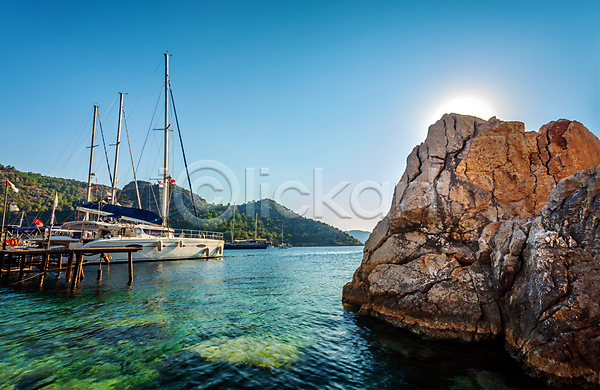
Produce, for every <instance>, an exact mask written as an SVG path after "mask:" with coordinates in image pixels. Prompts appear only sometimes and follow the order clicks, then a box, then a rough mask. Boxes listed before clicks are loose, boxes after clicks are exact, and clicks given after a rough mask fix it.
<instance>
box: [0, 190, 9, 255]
mask: <svg viewBox="0 0 600 390" xmlns="http://www.w3.org/2000/svg"><path fill="white" fill-rule="evenodd" d="M5 180H6V183H5V184H6V188H5V189H4V210H3V211H2V232H1V233H0V238H2V250H4V249H6V234H5V233H4V219H5V218H6V201H7V200H8V179H5ZM3 256H4V255H3Z"/></svg>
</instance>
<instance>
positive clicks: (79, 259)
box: [71, 252, 83, 290]
mask: <svg viewBox="0 0 600 390" xmlns="http://www.w3.org/2000/svg"><path fill="white" fill-rule="evenodd" d="M81 263H83V252H77V260H76V262H75V272H74V275H73V280H72V281H71V290H74V289H75V286H76V285H77V283H78V282H79V269H80V268H81V267H82V264H81Z"/></svg>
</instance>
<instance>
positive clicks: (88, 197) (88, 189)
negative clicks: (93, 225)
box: [84, 105, 98, 221]
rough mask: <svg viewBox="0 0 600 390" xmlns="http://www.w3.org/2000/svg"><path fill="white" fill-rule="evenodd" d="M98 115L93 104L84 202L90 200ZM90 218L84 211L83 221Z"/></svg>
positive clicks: (96, 108) (96, 107)
mask: <svg viewBox="0 0 600 390" xmlns="http://www.w3.org/2000/svg"><path fill="white" fill-rule="evenodd" d="M97 117H98V106H96V105H94V123H93V124H92V143H91V144H90V171H89V174H88V184H87V196H86V202H89V201H90V200H92V176H94V173H93V172H92V168H93V167H92V165H93V163H94V141H95V139H96V122H97V120H96V118H97ZM89 218H90V213H85V217H84V221H88V220H89Z"/></svg>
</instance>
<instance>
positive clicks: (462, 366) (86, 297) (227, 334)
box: [0, 247, 546, 390]
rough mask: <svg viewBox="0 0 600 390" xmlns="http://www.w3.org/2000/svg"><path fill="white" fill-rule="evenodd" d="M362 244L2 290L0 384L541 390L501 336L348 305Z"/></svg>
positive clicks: (93, 271) (115, 270)
mask: <svg viewBox="0 0 600 390" xmlns="http://www.w3.org/2000/svg"><path fill="white" fill-rule="evenodd" d="M361 258H362V247H335V248H333V247H331V248H292V249H287V250H280V249H276V248H269V249H266V250H235V251H226V252H225V256H224V257H223V259H222V260H211V261H200V260H198V261H196V260H187V261H172V262H151V263H135V264H134V283H133V284H132V285H130V286H129V285H128V284H127V279H128V275H127V265H126V264H112V265H110V267H108V266H107V265H106V264H103V265H102V270H103V278H102V280H100V281H98V280H97V278H96V275H97V269H98V264H93V265H88V266H86V267H85V268H84V270H85V279H84V280H83V282H82V283H81V285H80V286H79V287H78V289H76V290H75V291H73V292H71V291H70V289H69V286H67V285H66V284H65V283H64V273H63V274H62V276H61V279H57V277H56V274H55V273H54V274H48V276H47V277H46V279H45V280H44V284H43V286H42V287H38V283H37V278H33V279H31V280H30V281H29V282H28V283H25V284H23V285H14V282H15V280H11V283H6V282H4V283H3V285H2V287H0V388H1V389H42V388H43V389H86V388H89V389H146V388H160V389H196V388H197V389H528V390H529V389H545V388H546V386H545V385H544V383H543V382H540V381H537V380H534V379H532V378H530V377H528V376H527V375H526V374H525V373H524V372H523V371H522V369H521V368H520V366H519V365H518V363H516V362H515V361H513V360H512V359H511V358H510V357H509V356H508V354H507V353H506V352H505V351H504V350H503V347H502V344H501V343H500V342H487V343H479V344H469V343H459V342H448V341H439V340H427V339H423V338H420V337H417V336H415V335H413V334H411V333H409V332H407V331H404V330H401V329H398V328H395V327H393V326H391V325H389V324H387V323H384V322H382V321H380V320H377V319H373V318H370V317H366V316H362V315H359V314H357V313H356V312H355V311H354V310H352V308H350V307H347V306H344V305H343V304H342V302H341V295H342V287H343V285H344V284H345V283H347V282H348V281H350V280H351V278H352V274H353V272H354V271H355V270H356V268H357V267H358V266H359V265H360V262H361Z"/></svg>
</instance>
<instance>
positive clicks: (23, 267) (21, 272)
mask: <svg viewBox="0 0 600 390" xmlns="http://www.w3.org/2000/svg"><path fill="white" fill-rule="evenodd" d="M20 257H21V264H20V266H19V282H20V281H21V280H23V274H24V273H25V262H26V261H27V255H21V256H20Z"/></svg>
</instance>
